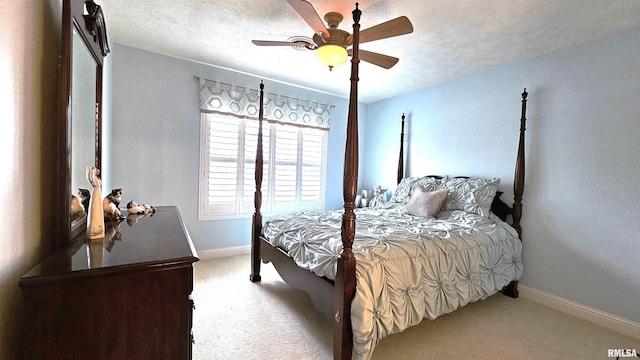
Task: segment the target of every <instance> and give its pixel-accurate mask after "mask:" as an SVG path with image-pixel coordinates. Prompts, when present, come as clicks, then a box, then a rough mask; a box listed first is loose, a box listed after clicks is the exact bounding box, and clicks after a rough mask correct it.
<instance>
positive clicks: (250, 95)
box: [196, 77, 333, 130]
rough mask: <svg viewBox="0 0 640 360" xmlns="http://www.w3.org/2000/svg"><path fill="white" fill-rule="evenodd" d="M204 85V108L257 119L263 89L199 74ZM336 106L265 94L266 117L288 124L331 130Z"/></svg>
mask: <svg viewBox="0 0 640 360" xmlns="http://www.w3.org/2000/svg"><path fill="white" fill-rule="evenodd" d="M196 79H197V80H198V83H199V86H200V111H201V112H220V113H226V114H233V115H235V116H238V117H248V118H257V117H258V112H259V108H260V91H259V90H257V89H248V88H245V87H241V86H234V85H232V84H226V83H223V82H219V81H214V80H205V79H201V78H198V77H196ZM332 108H333V106H331V105H327V104H321V103H318V102H313V101H308V100H302V99H297V98H293V97H288V96H282V95H278V94H274V93H265V95H264V118H265V119H268V120H270V121H276V122H281V123H285V124H291V125H297V126H308V127H314V128H321V129H326V130H328V129H329V125H330V117H331V109H332Z"/></svg>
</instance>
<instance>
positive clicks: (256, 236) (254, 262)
mask: <svg viewBox="0 0 640 360" xmlns="http://www.w3.org/2000/svg"><path fill="white" fill-rule="evenodd" d="M258 114H259V115H258V145H257V149H256V169H255V180H256V192H255V194H254V197H253V204H254V205H255V207H256V211H255V212H254V213H253V222H252V226H251V275H250V276H249V279H250V280H251V281H253V282H256V281H260V280H261V278H260V234H261V233H262V214H261V213H260V208H261V207H262V172H263V169H262V164H263V154H262V120H263V118H264V83H263V82H262V81H261V82H260V110H259V112H258Z"/></svg>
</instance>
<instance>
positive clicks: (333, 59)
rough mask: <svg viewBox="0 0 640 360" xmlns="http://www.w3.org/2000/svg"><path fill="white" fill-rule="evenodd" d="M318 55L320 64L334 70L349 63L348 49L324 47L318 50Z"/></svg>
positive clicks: (334, 46)
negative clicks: (346, 62)
mask: <svg viewBox="0 0 640 360" xmlns="http://www.w3.org/2000/svg"><path fill="white" fill-rule="evenodd" d="M316 55H317V56H318V59H319V60H320V62H322V63H323V64H324V65H325V66H328V67H329V70H332V69H333V68H334V67H337V66H340V65H342V64H344V62H345V61H347V49H345V48H344V47H342V46H339V45H331V44H327V45H323V46H320V47H319V48H318V50H316Z"/></svg>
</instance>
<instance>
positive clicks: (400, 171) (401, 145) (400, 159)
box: [397, 113, 404, 184]
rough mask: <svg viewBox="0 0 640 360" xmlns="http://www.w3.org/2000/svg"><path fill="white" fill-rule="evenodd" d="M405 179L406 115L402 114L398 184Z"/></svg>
mask: <svg viewBox="0 0 640 360" xmlns="http://www.w3.org/2000/svg"><path fill="white" fill-rule="evenodd" d="M403 177H404V113H402V127H401V128H400V158H399V159H398V182H397V184H400V181H401V180H402V178H403Z"/></svg>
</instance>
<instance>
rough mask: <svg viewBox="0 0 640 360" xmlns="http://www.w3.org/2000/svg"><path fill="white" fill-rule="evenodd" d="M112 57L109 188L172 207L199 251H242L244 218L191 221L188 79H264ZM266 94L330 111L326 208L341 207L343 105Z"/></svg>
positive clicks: (195, 120)
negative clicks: (318, 104)
mask: <svg viewBox="0 0 640 360" xmlns="http://www.w3.org/2000/svg"><path fill="white" fill-rule="evenodd" d="M110 57H111V59H110V60H111V61H112V70H111V76H112V81H111V84H110V86H111V88H112V91H113V95H112V97H113V102H112V105H111V108H112V113H111V116H112V126H111V129H110V134H111V139H112V141H111V157H110V159H109V160H108V161H109V162H108V163H107V165H108V166H111V172H110V180H111V187H110V188H119V187H122V188H123V201H126V202H128V201H129V200H135V201H137V202H140V203H145V204H151V205H156V206H159V205H176V206H177V207H178V209H179V210H180V213H181V215H182V217H183V220H184V222H185V224H186V226H187V229H188V230H189V232H190V235H191V237H192V239H193V241H194V245H195V246H196V249H197V250H199V251H203V250H211V249H222V248H232V247H239V246H248V245H249V244H250V227H251V219H250V218H247V219H234V220H219V221H198V220H197V214H198V168H199V156H200V155H199V154H200V153H199V151H200V149H199V141H200V140H199V139H200V138H199V136H200V134H199V132H200V112H199V99H200V98H199V93H198V90H199V89H198V84H197V82H196V80H195V79H194V76H198V77H201V78H205V79H212V80H218V81H222V82H226V83H230V84H234V85H239V86H244V87H249V88H252V89H258V86H259V84H260V80H262V79H261V78H259V77H253V76H248V75H245V74H240V73H237V72H232V71H228V70H223V69H219V68H216V67H212V66H208V65H203V64H199V63H194V62H190V61H185V60H181V59H176V58H172V57H167V56H163V55H158V54H154V53H150V52H146V51H142V50H139V49H134V48H131V47H126V46H121V45H118V44H115V45H114V48H113V52H112V54H110ZM345 85H346V86H348V82H346V81H345ZM265 92H272V93H277V94H281V95H286V96H292V97H296V98H300V99H306V100H311V101H318V102H322V103H325V104H333V105H335V108H334V109H333V110H332V112H331V131H330V132H329V149H328V157H329V159H330V161H329V163H330V164H331V166H329V167H328V168H327V194H326V207H327V208H339V207H341V206H342V167H343V163H344V139H345V138H344V129H345V128H346V119H347V111H348V100H347V99H343V98H339V97H336V96H332V95H327V94H323V93H318V92H313V91H309V90H306V89H302V88H298V87H294V86H290V85H285V84H281V83H278V82H275V81H270V80H266V79H265ZM363 112H364V111H363ZM361 118H362V116H361ZM110 188H108V189H107V188H105V189H104V190H103V192H105V193H106V192H108V191H110Z"/></svg>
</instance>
